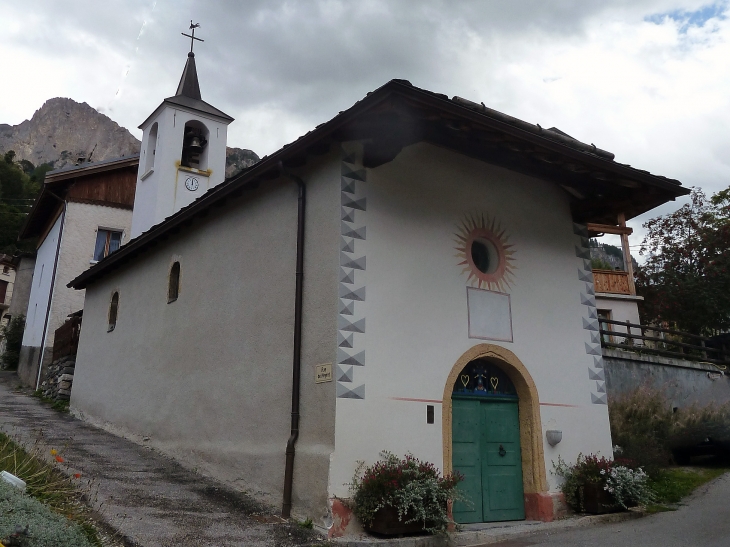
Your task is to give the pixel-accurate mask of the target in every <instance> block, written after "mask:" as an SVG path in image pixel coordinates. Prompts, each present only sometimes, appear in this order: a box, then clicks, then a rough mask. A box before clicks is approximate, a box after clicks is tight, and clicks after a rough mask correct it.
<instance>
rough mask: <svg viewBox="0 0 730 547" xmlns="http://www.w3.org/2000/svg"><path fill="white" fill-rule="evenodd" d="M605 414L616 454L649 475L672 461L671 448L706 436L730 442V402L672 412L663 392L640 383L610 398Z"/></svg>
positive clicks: (729, 443) (692, 442) (681, 446)
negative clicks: (637, 465) (632, 462)
mask: <svg viewBox="0 0 730 547" xmlns="http://www.w3.org/2000/svg"><path fill="white" fill-rule="evenodd" d="M608 413H609V420H610V422H611V436H612V438H613V443H614V444H615V445H617V450H616V453H617V455H620V456H621V457H623V458H627V459H631V460H634V461H636V462H637V463H638V464H639V465H641V466H642V467H644V469H646V470H647V472H648V473H649V474H650V475H654V474H656V472H657V471H658V470H659V469H660V468H662V467H665V466H666V465H667V464H669V463H671V460H672V450H676V449H681V448H690V447H693V446H695V445H697V444H699V443H701V442H703V441H704V440H705V439H708V438H709V439H712V440H713V441H720V442H721V443H723V444H725V445H730V403H726V404H724V405H717V404H714V403H710V404H707V405H705V406H697V405H692V406H689V407H685V408H679V409H677V410H676V412H675V411H673V409H672V408H671V405H670V404H669V402H668V401H667V398H666V396H665V395H664V393H663V392H661V391H658V390H654V389H651V388H649V387H646V386H642V387H639V388H636V389H635V390H633V391H631V392H628V393H626V394H624V395H622V396H619V397H615V398H614V397H611V398H609V401H608Z"/></svg>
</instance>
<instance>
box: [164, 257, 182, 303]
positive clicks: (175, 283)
mask: <svg viewBox="0 0 730 547" xmlns="http://www.w3.org/2000/svg"><path fill="white" fill-rule="evenodd" d="M179 293H180V263H179V262H175V263H174V264H173V265H172V268H170V279H169V280H168V285H167V303H168V304H169V303H170V302H174V301H175V300H177V295H178V294H179Z"/></svg>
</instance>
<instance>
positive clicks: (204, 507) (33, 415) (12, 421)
mask: <svg viewBox="0 0 730 547" xmlns="http://www.w3.org/2000/svg"><path fill="white" fill-rule="evenodd" d="M17 384H18V381H17V376H15V374H14V373H9V372H0V431H3V432H4V433H7V434H9V435H10V436H12V437H13V438H15V439H17V440H19V441H20V442H21V443H22V444H24V445H25V446H32V445H33V444H35V443H38V444H37V446H38V447H39V450H40V452H41V453H43V454H45V455H47V456H48V457H50V449H51V448H56V449H58V451H59V453H61V454H62V455H63V457H64V458H65V460H66V463H67V464H68V465H69V466H72V467H71V468H70V471H71V472H72V473H76V472H79V473H81V474H82V477H83V478H85V479H86V480H91V482H92V491H96V490H98V493H97V495H96V499H95V500H94V506H95V507H94V508H95V509H98V510H99V513H100V514H101V515H102V518H103V519H104V520H105V521H106V522H107V523H108V524H110V525H111V526H112V527H114V528H116V529H117V530H119V531H120V532H121V535H122V538H121V540H120V541H121V542H122V543H123V544H124V545H126V546H129V547H133V546H134V547H136V546H141V547H173V546H174V547H180V546H183V545H210V546H216V547H239V546H240V547H243V546H289V545H306V544H311V543H318V541H317V538H316V537H315V536H314V535H313V534H312V533H310V532H309V531H307V530H305V529H304V528H302V527H301V526H298V525H296V524H294V525H292V524H290V523H286V522H281V519H279V518H278V517H276V516H275V514H274V513H273V512H272V511H271V510H269V508H265V507H262V506H260V505H259V504H258V503H256V502H255V501H254V500H253V499H251V498H249V497H247V496H245V495H242V494H240V493H236V492H232V491H230V490H228V489H226V488H224V487H222V486H221V485H220V484H218V483H216V482H214V481H212V480H210V479H207V478H204V477H202V476H200V475H198V474H196V473H194V472H193V471H190V470H188V469H185V468H183V467H182V466H181V465H179V464H178V463H176V462H174V461H173V460H171V459H170V458H167V457H165V456H162V455H160V454H158V453H156V452H154V451H152V450H149V449H147V448H145V447H142V446H139V445H137V444H134V443H132V442H129V441H127V440H125V439H122V438H120V437H116V436H114V435H111V434H109V433H107V432H105V431H103V430H101V429H98V428H95V427H93V426H91V425H88V424H86V423H84V422H82V421H80V420H77V419H75V418H73V417H71V416H70V415H68V414H62V413H60V412H56V411H54V410H51V409H50V408H49V407H48V406H47V405H44V404H42V403H41V402H40V401H39V400H37V399H35V398H33V397H29V396H28V395H26V394H23V393H19V392H17V391H15V389H14V388H15V387H16V385H17Z"/></svg>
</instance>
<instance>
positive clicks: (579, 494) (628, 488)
mask: <svg viewBox="0 0 730 547" xmlns="http://www.w3.org/2000/svg"><path fill="white" fill-rule="evenodd" d="M555 474H556V475H558V476H560V477H563V479H564V481H563V485H562V490H563V494H564V495H565V501H566V502H567V503H568V505H569V506H570V507H571V508H572V509H573V510H574V511H577V512H584V513H593V514H600V513H611V512H615V511H622V510H625V509H628V508H629V507H635V506H637V505H646V504H648V503H651V502H652V501H653V499H654V494H653V492H652V491H651V489H650V488H649V486H648V484H647V481H648V479H649V476H648V475H647V474H646V473H645V472H644V471H643V469H641V467H636V465H635V464H634V463H633V462H632V461H630V460H621V459H617V460H609V459H606V458H604V457H599V456H596V455H594V454H590V455H588V456H583V455H582V454H579V455H578V459H577V460H576V462H575V464H573V465H568V464H567V463H565V461H564V460H563V459H562V458H560V457H558V464H557V465H555Z"/></svg>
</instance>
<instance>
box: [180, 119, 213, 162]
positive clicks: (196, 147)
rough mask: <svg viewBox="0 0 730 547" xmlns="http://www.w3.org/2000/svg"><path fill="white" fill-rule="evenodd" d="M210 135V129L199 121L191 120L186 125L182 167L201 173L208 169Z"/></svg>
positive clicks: (181, 160)
mask: <svg viewBox="0 0 730 547" xmlns="http://www.w3.org/2000/svg"><path fill="white" fill-rule="evenodd" d="M209 135H210V132H209V131H208V128H207V127H206V126H205V124H204V123H202V122H199V121H198V120H190V121H189V122H187V123H186V124H185V130H184V131H183V142H182V151H181V157H180V165H182V166H183V167H190V168H193V169H199V170H200V171H205V170H206V169H208V137H209Z"/></svg>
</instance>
